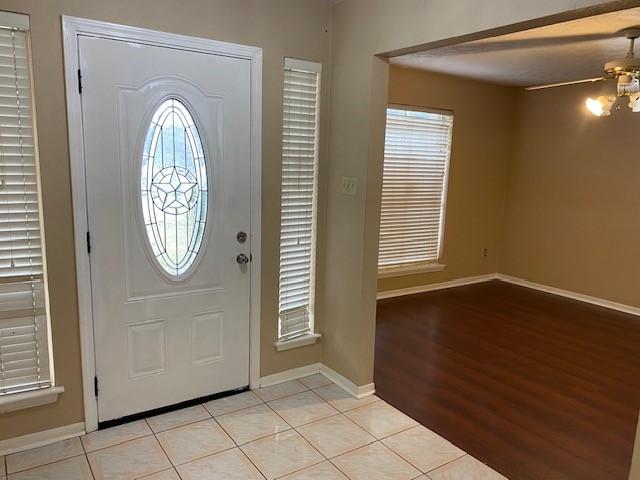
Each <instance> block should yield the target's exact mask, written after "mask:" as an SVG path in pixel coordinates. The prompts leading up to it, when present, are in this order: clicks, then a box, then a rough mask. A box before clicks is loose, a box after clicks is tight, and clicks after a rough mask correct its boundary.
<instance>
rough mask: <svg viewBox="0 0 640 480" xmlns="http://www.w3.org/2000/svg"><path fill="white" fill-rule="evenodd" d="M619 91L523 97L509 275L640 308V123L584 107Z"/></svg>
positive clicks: (513, 169) (574, 90)
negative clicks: (588, 101) (638, 149)
mask: <svg viewBox="0 0 640 480" xmlns="http://www.w3.org/2000/svg"><path fill="white" fill-rule="evenodd" d="M611 87H612V85H611V84H610V83H607V84H585V85H575V86H568V87H561V88H555V89H548V90H541V91H534V92H524V91H521V93H520V95H519V99H518V118H517V122H516V132H515V139H516V140H515V150H514V156H513V161H512V162H511V163H510V174H509V193H508V202H507V214H506V221H505V227H504V228H505V234H504V237H505V241H504V244H505V249H504V256H503V261H502V265H501V268H500V271H501V272H502V273H506V274H509V275H513V276H516V277H521V278H525V279H527V280H531V281H534V282H538V283H542V284H545V285H550V286H553V287H558V288H562V289H565V290H570V291H573V292H578V293H583V294H587V295H593V296H596V297H600V298H604V299H607V300H612V301H615V302H621V303H625V304H628V305H634V306H640V291H639V290H638V285H640V264H638V262H637V261H630V259H637V258H640V242H638V239H639V238H640V214H639V212H640V195H639V194H638V192H639V190H638V179H639V178H640V162H639V161H637V158H636V157H637V154H636V153H635V152H636V147H635V146H636V145H637V144H638V129H639V128H640V116H638V114H634V113H632V112H631V110H630V109H629V108H627V106H626V104H625V103H624V102H620V103H621V104H622V106H621V107H620V109H619V110H617V111H615V112H614V113H613V114H612V115H611V116H610V117H603V118H598V117H594V116H593V115H591V114H590V113H588V112H587V111H586V109H585V107H584V100H585V98H587V97H588V96H594V95H596V96H597V95H598V91H599V90H602V91H603V93H604V91H605V90H606V91H610V89H611Z"/></svg>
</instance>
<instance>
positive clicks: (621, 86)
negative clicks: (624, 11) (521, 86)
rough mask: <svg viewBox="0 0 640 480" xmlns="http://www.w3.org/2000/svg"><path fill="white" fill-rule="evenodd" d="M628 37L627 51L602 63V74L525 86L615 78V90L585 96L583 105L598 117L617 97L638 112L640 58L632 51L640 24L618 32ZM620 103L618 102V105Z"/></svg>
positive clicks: (639, 32) (556, 85) (639, 103)
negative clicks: (622, 56)
mask: <svg viewBox="0 0 640 480" xmlns="http://www.w3.org/2000/svg"><path fill="white" fill-rule="evenodd" d="M620 34H621V35H624V36H625V37H626V38H628V39H629V51H628V52H627V56H626V57H624V58H618V59H614V60H611V61H609V62H607V63H605V65H604V68H603V70H604V76H602V77H596V78H586V79H583V80H575V81H570V82H562V83H553V84H549V85H539V86H533V87H527V90H541V89H544V88H553V87H560V86H564V85H574V84H577V83H588V82H597V81H599V80H613V79H615V80H616V92H615V94H611V95H601V96H599V97H597V98H587V99H586V101H585V106H586V107H587V110H588V111H589V112H591V113H592V114H594V115H596V116H598V117H606V116H608V115H611V111H612V109H613V106H614V104H616V101H617V100H618V99H619V98H628V99H629V103H628V105H629V108H630V109H631V110H632V111H633V112H640V58H638V57H636V55H635V52H634V47H635V42H636V39H637V38H640V26H634V27H629V28H625V29H624V30H622V31H621V32H620ZM617 108H620V104H619V102H618V106H617V107H616V109H617Z"/></svg>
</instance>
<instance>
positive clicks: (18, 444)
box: [0, 422, 85, 456]
mask: <svg viewBox="0 0 640 480" xmlns="http://www.w3.org/2000/svg"><path fill="white" fill-rule="evenodd" d="M84 433H85V431H84V423H83V422H80V423H73V424H71V425H65V426H64V427H57V428H52V429H51V430H45V431H43V432H37V433H30V434H29V435H23V436H21V437H15V438H9V439H7V440H0V456H2V455H9V454H11V453H16V452H22V451H24V450H30V449H32V448H38V447H43V446H45V445H49V444H52V443H55V442H60V441H62V440H67V439H69V438H74V437H79V436H80V435H84Z"/></svg>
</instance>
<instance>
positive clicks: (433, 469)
mask: <svg viewBox="0 0 640 480" xmlns="http://www.w3.org/2000/svg"><path fill="white" fill-rule="evenodd" d="M452 445H453V444H452ZM460 451H462V452H464V450H462V449H461V450H460ZM467 456H469V454H468V453H467V452H464V455H460V456H459V457H457V458H454V459H453V460H449V461H448V462H445V463H443V464H442V465H439V466H437V467H435V468H432V469H431V470H427V471H426V472H424V473H425V475H426V474H428V473H431V472H433V471H435V470H438V469H439V468H442V467H444V466H445V465H449V464H450V463H453V462H455V461H457V460H460V459H461V458H463V457H467ZM472 458H475V457H472ZM484 465H487V464H486V463H485V464H484ZM487 466H488V465H487ZM489 468H491V467H489ZM492 470H493V469H492ZM429 478H431V477H429Z"/></svg>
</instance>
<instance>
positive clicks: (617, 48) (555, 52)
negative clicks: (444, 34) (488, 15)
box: [390, 8, 640, 86]
mask: <svg viewBox="0 0 640 480" xmlns="http://www.w3.org/2000/svg"><path fill="white" fill-rule="evenodd" d="M634 25H640V8H633V9H629V10H622V11H619V12H611V13H606V14H602V15H597V16H593V17H587V18H583V19H579V20H572V21H570V22H565V23H559V24H555V25H549V26H546V27H540V28H535V29H532V30H526V31H522V32H517V33H512V34H508V35H501V36H499V37H492V38H487V39H482V40H476V41H473V42H467V43H461V44H458V45H452V46H448V47H442V48H437V49H433V50H426V51H422V52H418V53H412V54H409V55H403V56H399V57H393V58H391V59H390V62H391V63H392V64H395V65H402V66H406V67H411V68H418V69H421V70H429V71H435V72H441V73H448V74H452V75H458V76H462V77H469V78H475V79H478V80H483V81H487V82H491V83H497V84H502V85H512V86H531V85H542V84H547V83H559V82H567V81H572V80H579V79H583V78H592V77H598V76H600V75H601V74H602V67H603V65H604V63H605V62H607V61H609V60H612V59H614V58H622V57H624V56H625V55H626V52H627V49H628V48H629V41H628V40H627V39H626V38H624V37H619V36H617V35H616V33H617V32H619V31H620V30H621V29H623V28H626V27H630V26H634ZM607 37H608V38H607ZM636 53H637V54H638V55H640V40H639V41H638V45H637V47H636Z"/></svg>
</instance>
